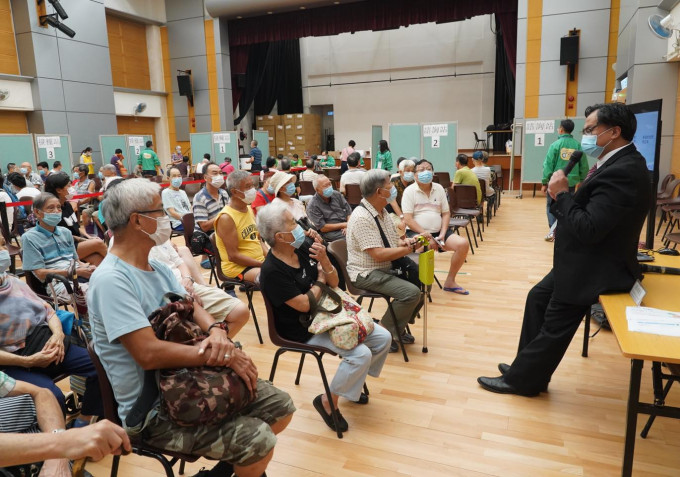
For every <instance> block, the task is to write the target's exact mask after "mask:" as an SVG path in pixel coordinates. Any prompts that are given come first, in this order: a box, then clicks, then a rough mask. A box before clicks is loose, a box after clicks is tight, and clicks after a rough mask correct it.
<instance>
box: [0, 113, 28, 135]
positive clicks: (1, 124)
mask: <svg viewBox="0 0 680 477" xmlns="http://www.w3.org/2000/svg"><path fill="white" fill-rule="evenodd" d="M0 134H28V123H27V122H26V113H25V112H24V111H0Z"/></svg>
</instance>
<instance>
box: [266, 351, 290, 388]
mask: <svg viewBox="0 0 680 477" xmlns="http://www.w3.org/2000/svg"><path fill="white" fill-rule="evenodd" d="M285 352H286V350H285V349H284V348H279V349H277V350H276V353H274V362H272V369H271V371H270V372H269V382H271V383H273V382H274V375H275V374H276V366H277V365H278V364H279V356H281V355H282V354H283V353H285Z"/></svg>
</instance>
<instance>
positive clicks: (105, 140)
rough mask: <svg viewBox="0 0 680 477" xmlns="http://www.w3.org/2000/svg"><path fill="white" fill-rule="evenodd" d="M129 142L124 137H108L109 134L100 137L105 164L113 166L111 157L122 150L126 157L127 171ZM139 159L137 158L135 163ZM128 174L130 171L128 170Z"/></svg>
mask: <svg viewBox="0 0 680 477" xmlns="http://www.w3.org/2000/svg"><path fill="white" fill-rule="evenodd" d="M126 144H127V141H126V136H123V135H107V134H102V135H100V136H99V147H100V149H99V150H100V151H101V152H102V161H103V163H104V164H111V157H113V155H114V154H115V153H116V149H120V150H122V151H123V155H124V156H125V161H123V163H124V164H126V166H125V168H126V169H127V162H128V161H127V159H128V156H129V154H128V151H127V147H126ZM136 160H137V158H135V161H136ZM128 172H132V171H130V169H128Z"/></svg>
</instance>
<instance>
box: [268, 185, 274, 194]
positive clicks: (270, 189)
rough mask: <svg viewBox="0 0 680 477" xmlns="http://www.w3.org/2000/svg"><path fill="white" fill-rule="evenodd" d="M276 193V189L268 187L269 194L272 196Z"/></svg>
mask: <svg viewBox="0 0 680 477" xmlns="http://www.w3.org/2000/svg"><path fill="white" fill-rule="evenodd" d="M273 193H274V188H273V187H272V186H270V185H268V186H267V194H269V195H272V194H273Z"/></svg>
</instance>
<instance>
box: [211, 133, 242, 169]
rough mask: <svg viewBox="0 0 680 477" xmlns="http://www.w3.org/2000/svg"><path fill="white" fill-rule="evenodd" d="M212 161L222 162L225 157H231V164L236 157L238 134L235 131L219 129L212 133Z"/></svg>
mask: <svg viewBox="0 0 680 477" xmlns="http://www.w3.org/2000/svg"><path fill="white" fill-rule="evenodd" d="M212 142H213V152H214V155H213V156H212V157H213V161H215V162H216V163H217V164H221V163H222V162H224V158H225V157H231V160H232V164H234V165H235V164H236V162H235V161H236V159H237V158H238V136H237V134H236V131H220V132H214V133H212Z"/></svg>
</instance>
